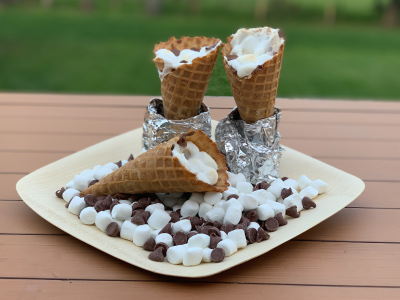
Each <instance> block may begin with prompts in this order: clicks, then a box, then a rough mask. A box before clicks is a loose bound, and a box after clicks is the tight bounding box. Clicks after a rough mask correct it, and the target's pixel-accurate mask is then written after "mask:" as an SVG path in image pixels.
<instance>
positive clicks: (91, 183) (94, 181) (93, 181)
mask: <svg viewBox="0 0 400 300" xmlns="http://www.w3.org/2000/svg"><path fill="white" fill-rule="evenodd" d="M98 182H99V181H98V180H97V179H93V180H92V181H91V182H89V186H92V185H93V184H96V183H98Z"/></svg>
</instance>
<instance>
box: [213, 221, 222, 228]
mask: <svg viewBox="0 0 400 300" xmlns="http://www.w3.org/2000/svg"><path fill="white" fill-rule="evenodd" d="M213 224H214V226H215V227H217V228H218V230H219V229H221V227H222V224H221V223H220V222H218V221H214V223H213Z"/></svg>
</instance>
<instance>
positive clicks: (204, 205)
mask: <svg viewBox="0 0 400 300" xmlns="http://www.w3.org/2000/svg"><path fill="white" fill-rule="evenodd" d="M212 209H213V207H212V205H210V204H208V203H207V202H203V203H201V204H200V209H199V217H200V218H205V216H206V213H208V212H209V211H210V210H212Z"/></svg>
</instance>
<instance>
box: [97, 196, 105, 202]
mask: <svg viewBox="0 0 400 300" xmlns="http://www.w3.org/2000/svg"><path fill="white" fill-rule="evenodd" d="M106 197H107V196H98V197H97V201H103V200H104V199H106Z"/></svg>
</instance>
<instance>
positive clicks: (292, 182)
mask: <svg viewBox="0 0 400 300" xmlns="http://www.w3.org/2000/svg"><path fill="white" fill-rule="evenodd" d="M283 183H284V184H285V188H288V187H290V188H292V189H293V190H296V191H297V189H298V188H299V184H298V182H297V181H296V180H294V179H286V180H285V181H284V182H283Z"/></svg>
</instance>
